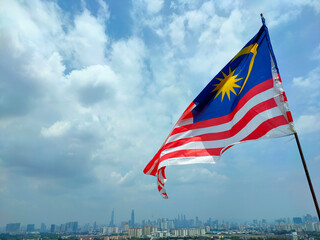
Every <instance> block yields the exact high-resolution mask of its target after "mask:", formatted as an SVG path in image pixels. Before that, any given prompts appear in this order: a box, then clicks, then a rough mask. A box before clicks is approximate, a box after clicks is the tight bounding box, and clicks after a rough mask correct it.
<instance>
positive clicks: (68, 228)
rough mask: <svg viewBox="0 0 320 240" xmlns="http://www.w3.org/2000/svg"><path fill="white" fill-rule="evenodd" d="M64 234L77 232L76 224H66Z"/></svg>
mask: <svg viewBox="0 0 320 240" xmlns="http://www.w3.org/2000/svg"><path fill="white" fill-rule="evenodd" d="M65 226H66V230H65V231H66V232H69V233H71V232H77V231H78V222H68V223H66V224H65Z"/></svg>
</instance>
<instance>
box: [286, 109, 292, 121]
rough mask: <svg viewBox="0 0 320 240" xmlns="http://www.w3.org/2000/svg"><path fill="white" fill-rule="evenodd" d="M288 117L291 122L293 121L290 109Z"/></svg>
mask: <svg viewBox="0 0 320 240" xmlns="http://www.w3.org/2000/svg"><path fill="white" fill-rule="evenodd" d="M287 118H288V121H289V122H293V118H292V115H291V112H290V111H287Z"/></svg>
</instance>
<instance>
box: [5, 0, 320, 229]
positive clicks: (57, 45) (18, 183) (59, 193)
mask: <svg viewBox="0 0 320 240" xmlns="http://www.w3.org/2000/svg"><path fill="white" fill-rule="evenodd" d="M261 12H263V13H264V16H265V18H266V23H267V26H268V27H269V33H270V36H271V42H272V45H273V50H274V52H275V55H276V58H277V62H278V66H279V69H280V74H281V76H282V80H283V85H284V88H285V91H286V94H287V97H288V101H289V106H290V108H291V111H292V114H293V118H294V121H295V125H296V128H297V131H298V134H299V135H300V138H301V143H302V147H303V150H304V153H305V157H306V159H307V164H308V167H309V170H310V175H311V178H312V180H313V183H314V189H315V191H316V193H317V197H318V199H320V176H319V174H318V172H319V171H320V151H319V144H320V138H319V131H320V104H319V102H320V101H319V100H320V94H319V93H320V92H319V90H318V89H319V87H320V80H319V74H320V41H319V39H320V32H319V25H320V3H319V2H318V1H312V0H306V1H303V0H290V1H255V2H252V1H233V0H232V1H231V0H230V1H162V0H157V1H142V0H139V1H103V0H95V1H76V0H72V1H62V0H61V1H40V0H30V1H11V0H4V1H2V2H1V8H0V43H1V44H0V74H1V78H0V91H1V94H0V196H1V197H0V212H1V216H0V225H5V224H6V223H8V222H22V223H25V224H26V223H35V224H39V223H40V222H45V223H47V224H51V223H63V222H67V221H71V220H78V221H79V222H80V223H85V222H93V221H97V222H98V223H107V222H109V221H110V216H111V211H112V209H115V220H116V222H118V223H119V222H120V221H125V220H128V219H129V218H130V213H131V209H135V212H136V217H137V220H142V219H155V218H157V217H169V218H171V217H175V216H177V215H178V214H180V213H184V214H186V216H187V218H191V217H195V216H199V217H200V218H208V217H212V218H214V219H215V218H216V219H261V218H266V219H274V218H279V217H293V216H302V215H304V214H306V213H310V214H312V215H316V213H315V210H314V205H313V202H312V199H311V195H310V192H309V189H308V186H307V181H306V178H305V175H304V172H303V168H302V164H301V160H300V157H299V155H298V150H297V147H296V144H295V141H294V140H293V139H292V137H285V138H280V139H271V140H262V141H256V142H250V143H245V144H240V145H237V146H235V147H233V148H231V149H230V150H228V151H227V152H225V153H224V155H223V156H222V159H221V160H220V161H219V162H218V163H217V164H215V165H189V166H172V167H168V168H167V169H166V170H167V178H168V182H167V184H166V188H167V192H168V195H169V199H168V200H164V199H162V198H161V196H160V194H159V193H158V191H157V189H156V181H155V178H153V177H150V176H146V175H144V174H143V173H142V170H143V168H144V167H145V165H146V164H147V163H148V162H149V161H150V159H151V158H152V157H153V155H154V154H155V153H156V151H157V150H158V148H159V147H160V145H161V144H162V142H163V140H164V139H165V137H166V136H167V134H168V133H169V131H170V130H171V128H172V127H173V125H174V123H175V122H176V121H177V119H178V118H179V116H180V115H181V113H182V112H183V111H184V109H185V108H186V107H187V106H188V105H189V103H190V102H191V101H192V100H193V99H194V98H195V97H196V96H197V94H198V93H199V92H200V91H201V90H202V88H203V87H205V86H206V84H207V83H208V82H209V81H210V80H211V78H212V77H213V76H215V75H216V73H217V72H218V71H220V70H221V68H222V67H223V66H224V65H225V64H226V63H227V62H228V61H229V60H230V59H231V58H232V57H233V56H234V55H236V53H237V52H238V51H239V50H240V49H241V48H242V47H243V46H244V45H245V44H246V42H247V41H249V40H250V39H251V38H252V37H253V36H254V35H255V34H256V33H257V31H258V30H259V28H260V26H261V21H260V16H259V14H260V13H261Z"/></svg>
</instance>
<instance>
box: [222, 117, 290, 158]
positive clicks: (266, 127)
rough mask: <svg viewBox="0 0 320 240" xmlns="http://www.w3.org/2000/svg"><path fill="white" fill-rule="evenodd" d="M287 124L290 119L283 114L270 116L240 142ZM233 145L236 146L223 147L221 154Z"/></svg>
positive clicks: (254, 138) (257, 137)
mask: <svg viewBox="0 0 320 240" xmlns="http://www.w3.org/2000/svg"><path fill="white" fill-rule="evenodd" d="M286 124H288V121H287V120H286V119H285V117H284V116H282V115H281V116H277V117H274V118H270V119H268V120H266V121H264V122H263V123H261V124H260V125H259V126H258V127H257V128H256V129H255V130H254V131H253V132H252V133H250V134H249V135H248V136H247V137H245V138H244V139H242V140H241V141H240V142H244V141H248V140H256V139H259V138H261V137H263V136H264V135H266V134H267V133H268V132H269V131H271V130H272V129H274V128H277V127H280V126H282V125H286ZM232 146H234V144H232V145H230V146H228V147H226V148H225V149H223V150H222V152H221V154H223V153H224V152H225V151H226V150H228V149H229V148H231V147H232Z"/></svg>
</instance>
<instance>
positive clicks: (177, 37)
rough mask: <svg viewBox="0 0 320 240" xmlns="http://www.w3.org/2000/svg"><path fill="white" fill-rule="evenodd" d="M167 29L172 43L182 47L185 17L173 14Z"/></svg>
mask: <svg viewBox="0 0 320 240" xmlns="http://www.w3.org/2000/svg"><path fill="white" fill-rule="evenodd" d="M169 31H170V39H171V43H172V45H173V46H176V47H178V48H180V49H184V48H185V46H184V37H185V18H184V17H181V16H175V17H174V18H173V21H172V22H171V23H170V25H169Z"/></svg>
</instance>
